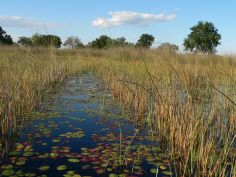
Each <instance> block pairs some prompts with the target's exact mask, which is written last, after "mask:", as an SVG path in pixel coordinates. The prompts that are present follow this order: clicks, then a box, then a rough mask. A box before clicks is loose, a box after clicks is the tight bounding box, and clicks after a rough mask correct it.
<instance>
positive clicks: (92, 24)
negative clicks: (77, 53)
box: [0, 0, 236, 54]
mask: <svg viewBox="0 0 236 177" xmlns="http://www.w3.org/2000/svg"><path fill="white" fill-rule="evenodd" d="M235 7H236V1H233V0H226V1H220V0H218V1H213V0H208V1H206V0H195V1H193V0H129V1H127V0H84V1H82V0H3V1H2V2H1V6H0V26H2V27H3V28H4V29H5V30H6V31H7V33H9V34H10V35H12V36H13V38H14V39H17V37H19V36H31V35H32V34H34V33H46V34H55V35H59V36H60V37H61V38H62V39H63V40H64V39H65V38H66V37H68V36H71V35H76V36H78V37H79V38H80V39H81V40H82V41H83V42H84V43H87V42H89V41H91V40H93V39H95V38H96V37H98V36H100V35H101V34H106V35H109V36H111V37H114V38H115V37H121V36H125V37H126V38H127V39H128V40H129V41H131V42H136V40H137V39H138V37H139V36H140V35H141V34H143V33H150V34H153V35H154V36H155V37H156V42H155V45H159V44H160V43H164V42H171V43H174V44H177V45H179V46H180V48H182V47H181V46H182V43H183V39H184V38H185V37H186V36H187V34H188V33H189V32H190V30H189V28H190V27H191V26H193V25H195V24H196V23H197V22H198V21H200V20H201V21H210V22H213V23H214V24H215V26H216V27H217V28H218V29H219V32H220V34H221V35H222V40H221V43H222V44H221V46H219V47H218V51H219V52H220V53H227V54H235V53H236V44H235V42H236V34H235V31H236V23H235V19H234V18H235V17H236V11H235Z"/></svg>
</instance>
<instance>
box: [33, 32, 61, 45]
mask: <svg viewBox="0 0 236 177" xmlns="http://www.w3.org/2000/svg"><path fill="white" fill-rule="evenodd" d="M31 39H32V43H33V46H42V47H57V48H60V47H61V44H62V42H61V38H60V37H58V36H55V35H41V34H37V33H36V34H34V35H33V36H32V38H31Z"/></svg>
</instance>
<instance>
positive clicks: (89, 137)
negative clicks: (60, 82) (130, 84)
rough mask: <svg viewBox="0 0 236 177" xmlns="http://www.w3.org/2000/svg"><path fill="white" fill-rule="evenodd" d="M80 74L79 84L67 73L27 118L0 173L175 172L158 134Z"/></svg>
mask: <svg viewBox="0 0 236 177" xmlns="http://www.w3.org/2000/svg"><path fill="white" fill-rule="evenodd" d="M81 79H82V80H83V84H80V82H79V79H78V77H75V78H72V79H71V81H69V82H68V84H67V85H65V87H64V88H62V91H61V93H60V96H58V97H57V98H55V100H51V102H52V103H53V104H52V105H50V106H49V107H48V108H47V107H45V110H46V113H38V114H36V115H35V118H34V119H32V120H30V121H29V122H27V125H28V126H24V127H23V128H22V136H20V137H19V138H18V139H17V143H15V144H14V146H13V148H12V151H11V152H9V153H8V154H7V155H8V156H6V158H4V159H2V160H0V167H1V168H0V176H39V177H40V176H41V177H50V176H52V177H54V176H64V177H80V176H100V177H103V176H109V177H142V176H150V177H154V176H156V175H158V176H159V177H168V176H176V169H174V166H173V165H172V162H173V159H174V158H171V157H170V155H169V154H168V152H165V151H163V149H162V148H161V146H159V144H160V142H159V140H160V137H158V134H157V133H155V132H153V131H151V130H150V131H147V130H146V127H145V126H146V125H145V124H144V125H142V126H137V124H135V123H134V122H132V121H130V120H129V121H128V120H127V119H126V118H127V117H128V116H127V112H124V111H123V110H122V109H121V108H119V105H117V104H116V103H115V101H114V100H112V98H111V97H105V96H104V95H106V94H105V93H106V92H105V91H104V90H103V91H99V90H102V89H100V88H97V87H96V85H99V84H100V81H99V80H97V79H95V78H94V77H93V76H84V77H81ZM88 87H89V88H90V87H92V88H93V89H92V90H93V91H94V94H93V95H92V96H91V95H89V96H88V91H87V88H88ZM75 88H76V89H75ZM104 92H105V93H104ZM80 99H82V101H81V100H80ZM104 99H105V101H104ZM101 100H102V101H101ZM103 102H105V103H106V104H105V103H103ZM101 104H103V105H102V110H101ZM118 108H119V109H118ZM37 117H38V118H37ZM174 160H175V159H174ZM176 160H177V161H178V160H179V159H176ZM177 172H178V171H177Z"/></svg>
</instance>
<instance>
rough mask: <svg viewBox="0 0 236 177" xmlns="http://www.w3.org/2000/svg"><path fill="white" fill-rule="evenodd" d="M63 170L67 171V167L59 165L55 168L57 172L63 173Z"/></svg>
mask: <svg viewBox="0 0 236 177" xmlns="http://www.w3.org/2000/svg"><path fill="white" fill-rule="evenodd" d="M65 169H67V166H65V165H60V166H58V167H57V170H58V171H63V170H65Z"/></svg>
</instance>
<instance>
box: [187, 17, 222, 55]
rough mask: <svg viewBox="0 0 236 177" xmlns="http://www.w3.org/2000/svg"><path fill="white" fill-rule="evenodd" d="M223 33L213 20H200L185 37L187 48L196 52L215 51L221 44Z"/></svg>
mask: <svg viewBox="0 0 236 177" xmlns="http://www.w3.org/2000/svg"><path fill="white" fill-rule="evenodd" d="M220 40H221V35H220V34H219V33H218V29H217V28H216V27H215V26H214V24H213V23H211V22H202V21H200V22H198V24H197V25H195V26H193V27H192V28H191V33H190V34H189V35H188V36H187V38H185V39H184V44H183V45H184V47H185V50H188V51H191V52H195V53H215V52H216V47H217V46H218V45H219V44H220Z"/></svg>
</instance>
